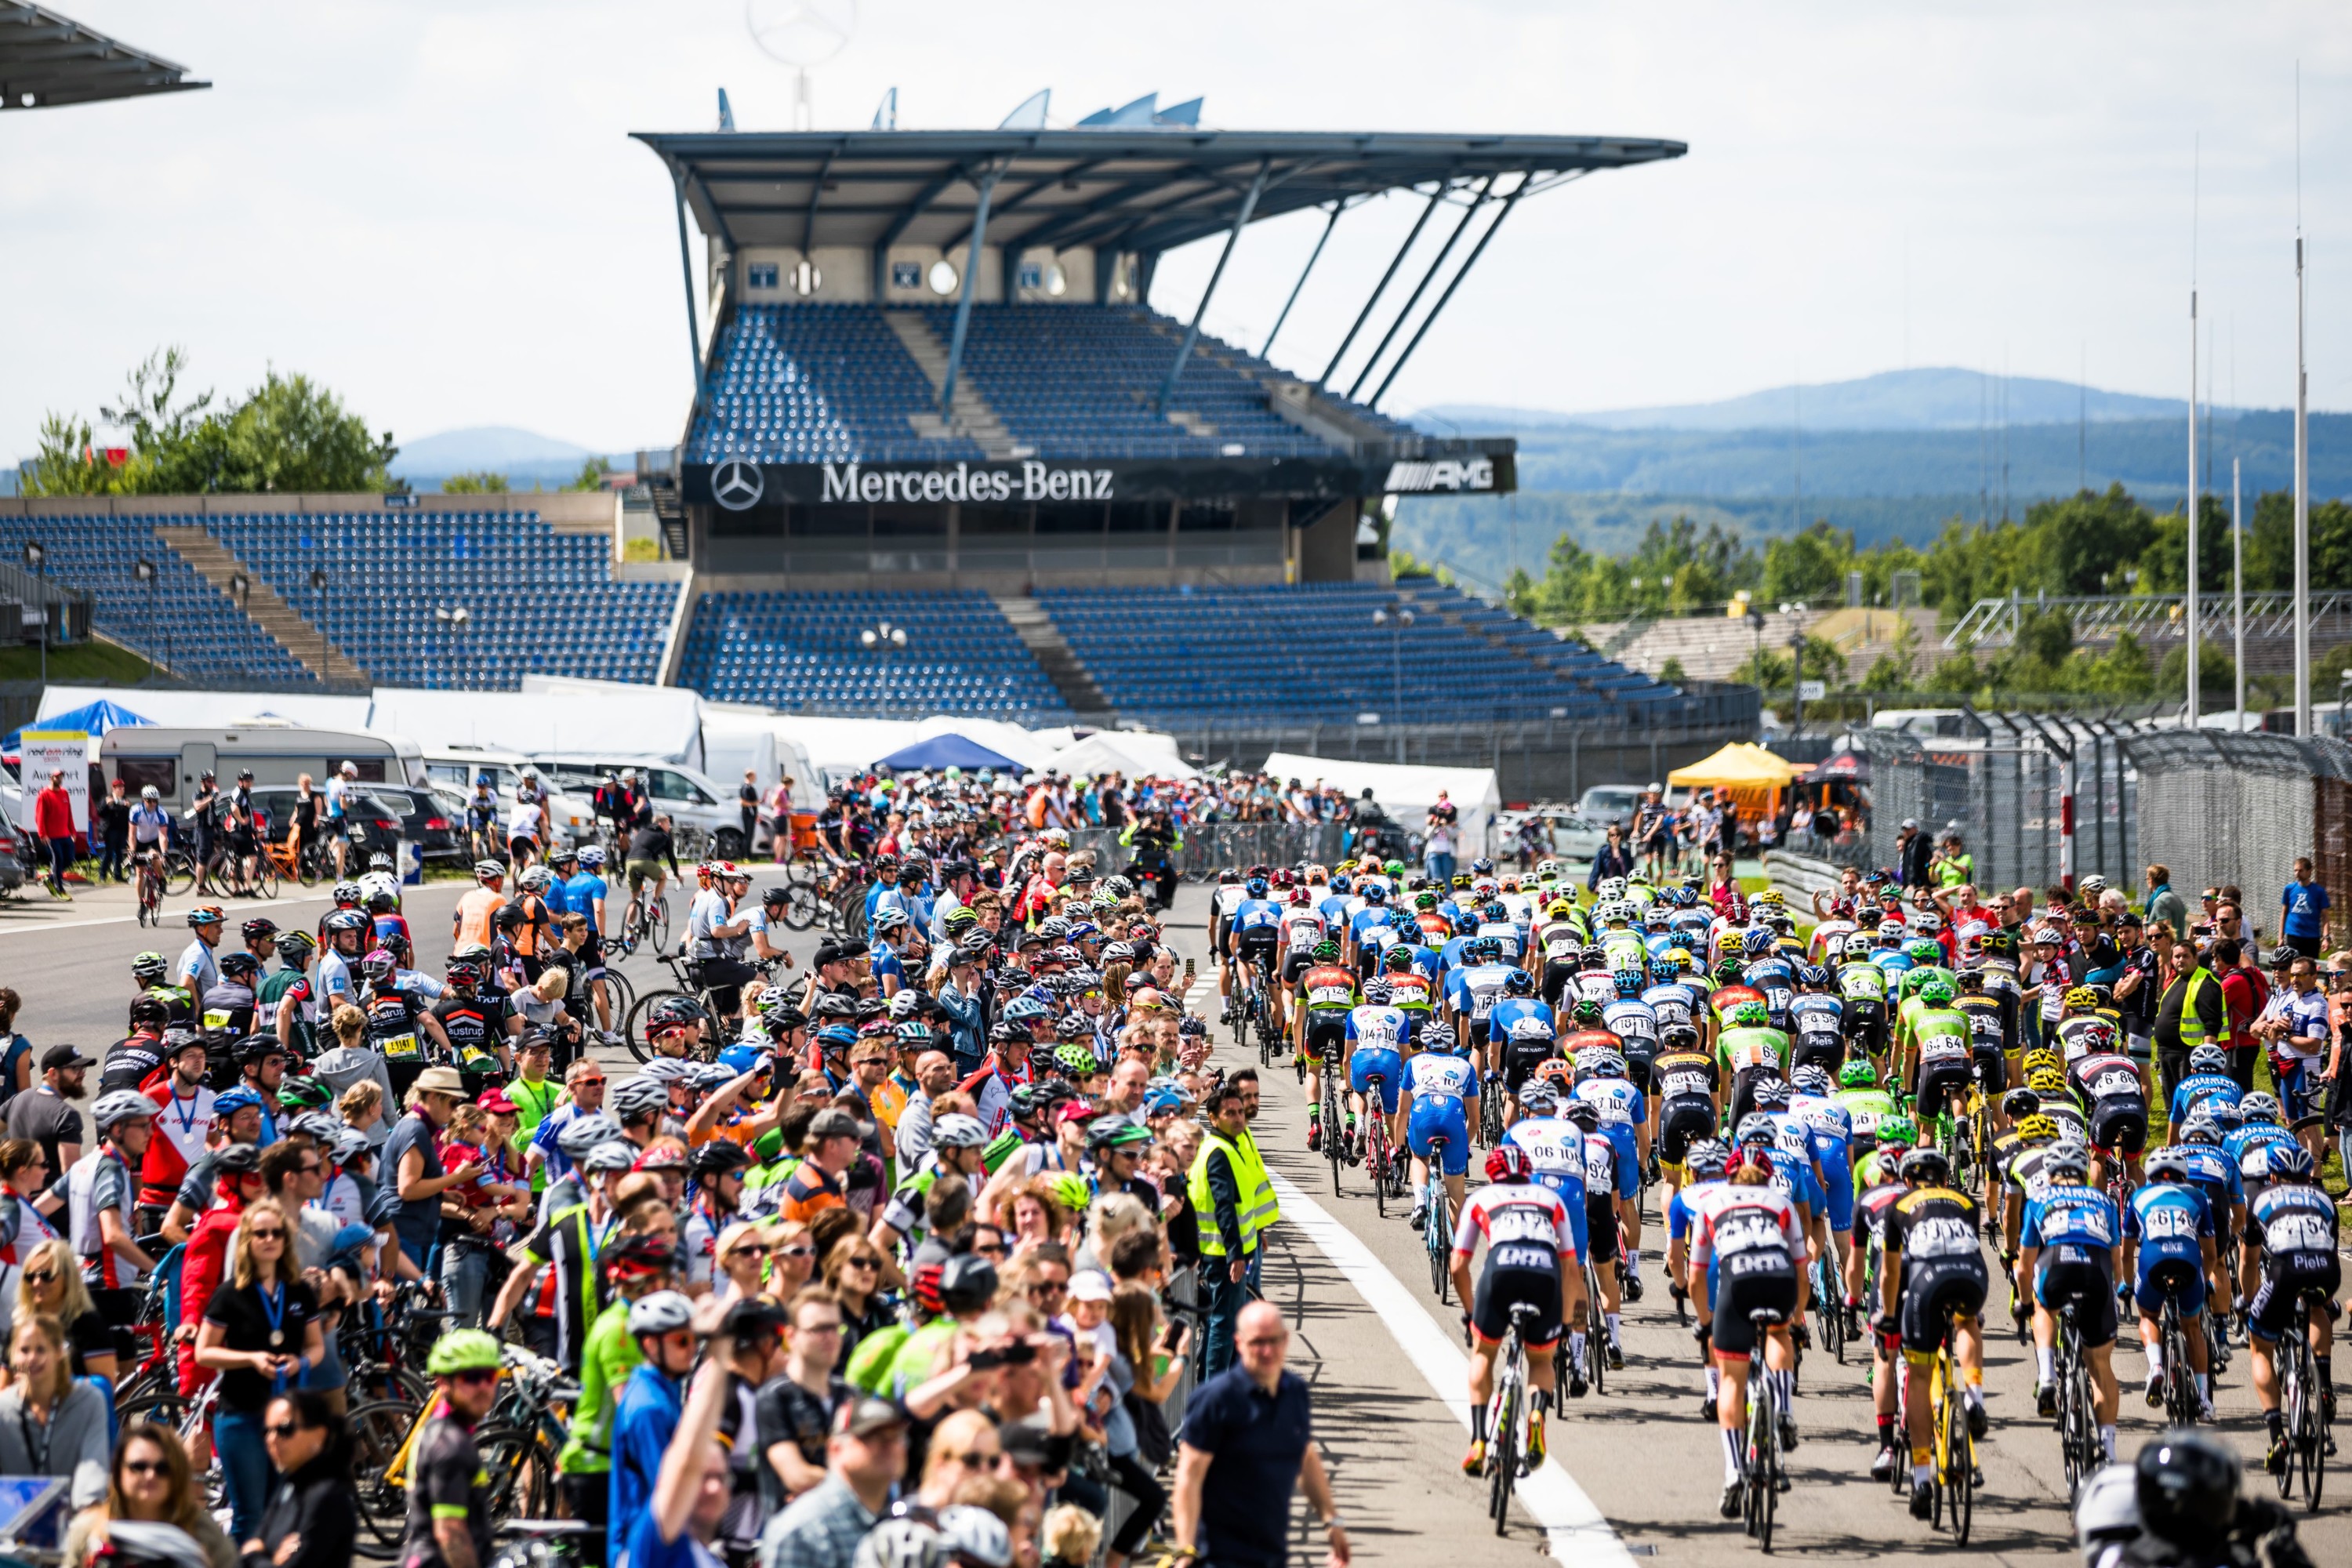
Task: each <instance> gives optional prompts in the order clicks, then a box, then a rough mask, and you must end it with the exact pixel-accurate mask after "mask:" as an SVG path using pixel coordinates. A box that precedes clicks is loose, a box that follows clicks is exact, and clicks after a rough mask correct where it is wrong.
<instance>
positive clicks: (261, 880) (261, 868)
mask: <svg viewBox="0 0 2352 1568" xmlns="http://www.w3.org/2000/svg"><path fill="white" fill-rule="evenodd" d="M259 860H260V864H258V865H257V866H256V867H254V868H253V889H254V891H256V892H257V893H259V894H260V895H261V896H262V897H263V898H265V899H274V898H276V897H277V896H278V885H279V884H278V862H277V861H275V860H273V859H271V858H269V856H268V854H267V853H264V854H263V855H262V856H260V857H259Z"/></svg>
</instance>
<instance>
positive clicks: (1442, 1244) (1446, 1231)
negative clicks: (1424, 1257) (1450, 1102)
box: [1421, 1133, 1454, 1307]
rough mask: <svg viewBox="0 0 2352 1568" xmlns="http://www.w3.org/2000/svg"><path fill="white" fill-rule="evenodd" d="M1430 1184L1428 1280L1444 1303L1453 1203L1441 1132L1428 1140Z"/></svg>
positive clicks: (1424, 1198) (1426, 1201) (1425, 1239)
mask: <svg viewBox="0 0 2352 1568" xmlns="http://www.w3.org/2000/svg"><path fill="white" fill-rule="evenodd" d="M1428 1164H1429V1184H1428V1185H1427V1186H1424V1187H1423V1188H1422V1190H1421V1204H1422V1212H1423V1215H1426V1216H1427V1217H1425V1218H1424V1219H1423V1222H1422V1227H1421V1241H1422V1247H1423V1250H1424V1251H1426V1252H1427V1253H1428V1254H1429V1283H1430V1287H1431V1289H1434V1290H1435V1291H1436V1292H1437V1302H1438V1305H1439V1306H1441V1307H1442V1306H1444V1304H1445V1292H1446V1286H1447V1282H1448V1279H1449V1271H1450V1270H1451V1268H1452V1267H1453V1263H1454V1205H1453V1203H1452V1202H1451V1201H1450V1200H1449V1199H1448V1198H1447V1197H1446V1195H1445V1136H1444V1134H1443V1133H1438V1134H1436V1135H1434V1136H1433V1137H1432V1138H1431V1139H1430V1141H1429V1156H1428Z"/></svg>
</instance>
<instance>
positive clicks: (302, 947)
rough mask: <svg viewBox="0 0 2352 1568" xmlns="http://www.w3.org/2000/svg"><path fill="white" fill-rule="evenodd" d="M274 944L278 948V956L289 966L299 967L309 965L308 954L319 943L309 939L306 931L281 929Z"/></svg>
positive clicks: (308, 933)
mask: <svg viewBox="0 0 2352 1568" xmlns="http://www.w3.org/2000/svg"><path fill="white" fill-rule="evenodd" d="M274 945H275V946H276V947H277V949H278V957H279V958H281V959H283V960H284V961H285V962H286V963H287V964H288V965H289V966H290V967H292V968H295V969H301V968H304V967H306V966H308V965H309V963H310V954H311V952H313V951H315V950H316V949H317V947H318V945H319V944H318V943H317V942H313V941H312V940H311V938H310V932H309V931H279V932H278V940H277V942H275V943H274Z"/></svg>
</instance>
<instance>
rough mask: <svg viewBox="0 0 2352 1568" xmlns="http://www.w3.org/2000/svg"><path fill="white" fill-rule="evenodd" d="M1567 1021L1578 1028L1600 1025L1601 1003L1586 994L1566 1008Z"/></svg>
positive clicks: (1591, 1027)
mask: <svg viewBox="0 0 2352 1568" xmlns="http://www.w3.org/2000/svg"><path fill="white" fill-rule="evenodd" d="M1568 1021H1569V1022H1570V1023H1571V1024H1574V1025H1575V1026H1577V1027H1578V1028H1580V1029H1597V1028H1599V1027H1601V1004H1600V1003H1599V1002H1596V1001H1594V1000H1593V999H1592V998H1591V997H1590V996H1586V997H1583V998H1581V999H1580V1000H1579V1001H1578V1003H1577V1004H1576V1005H1575V1006H1573V1007H1571V1008H1570V1009H1569V1010H1568Z"/></svg>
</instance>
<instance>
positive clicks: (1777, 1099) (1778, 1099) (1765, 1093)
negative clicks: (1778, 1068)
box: [1742, 1078, 1789, 1125]
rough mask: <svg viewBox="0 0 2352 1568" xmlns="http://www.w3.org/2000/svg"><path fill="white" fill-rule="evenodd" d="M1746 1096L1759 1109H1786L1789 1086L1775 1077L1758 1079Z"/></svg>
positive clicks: (1787, 1106)
mask: <svg viewBox="0 0 2352 1568" xmlns="http://www.w3.org/2000/svg"><path fill="white" fill-rule="evenodd" d="M1748 1098H1749V1099H1751V1100H1754V1101H1755V1102H1756V1104H1757V1106H1758V1107H1759V1109H1761V1110H1787V1109H1788V1108H1789V1086H1788V1085H1787V1084H1785V1083H1783V1082H1781V1081H1780V1079H1777V1078H1768V1079H1759V1080H1758V1081H1757V1084H1756V1087H1755V1088H1754V1089H1750V1090H1749V1091H1748ZM1742 1125H1745V1123H1742Z"/></svg>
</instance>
